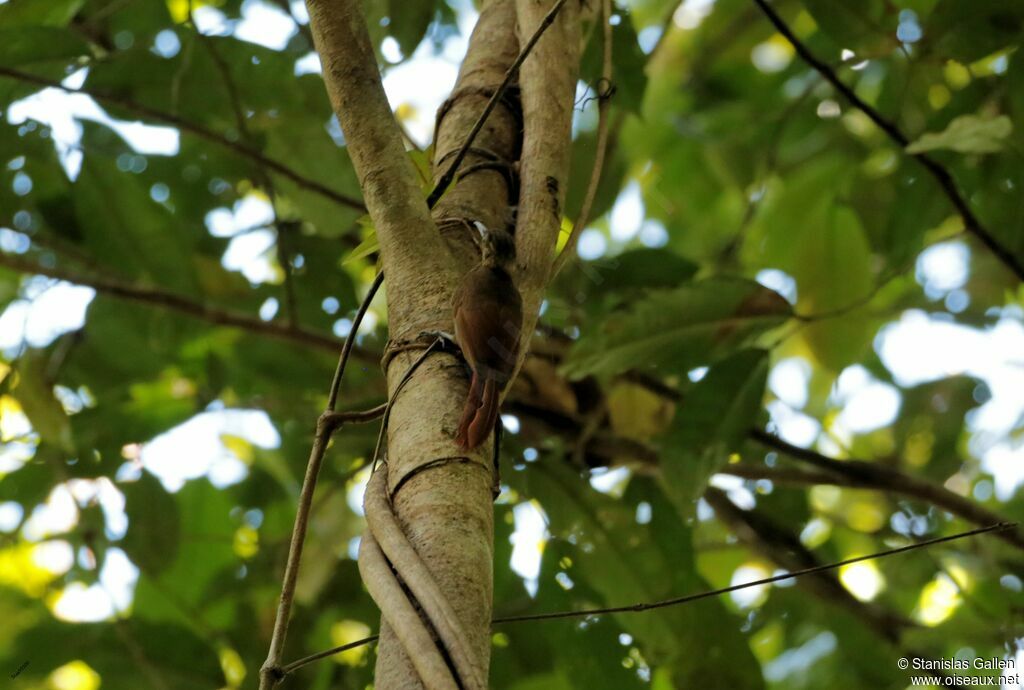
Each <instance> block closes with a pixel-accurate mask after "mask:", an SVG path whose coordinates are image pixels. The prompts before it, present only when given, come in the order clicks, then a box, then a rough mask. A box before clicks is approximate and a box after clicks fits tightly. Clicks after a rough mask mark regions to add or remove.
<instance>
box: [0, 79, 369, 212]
mask: <svg viewBox="0 0 1024 690" xmlns="http://www.w3.org/2000/svg"><path fill="white" fill-rule="evenodd" d="M0 75H2V76H5V77H10V78H11V79H17V80H18V81H22V82H25V83H28V84H35V85H37V86H44V87H49V88H51V89H60V90H61V91H64V92H66V93H80V94H83V95H86V96H89V97H91V98H93V99H94V100H97V101H99V102H101V103H106V104H108V105H113V106H117V107H120V108H124V109H125V110H128V111H131V112H133V113H135V114H137V115H141V116H143V117H147V118H149V119H151V120H156V121H158V122H163V123H164V124H168V125H171V126H173V127H176V128H178V129H180V130H181V131H183V132H188V133H189V134H194V135H195V136H197V137H199V138H201V139H205V140H207V141H210V142H213V143H215V144H219V145H220V146H223V147H224V148H226V149H229V150H230V151H233V152H234V153H237V154H238V155H240V156H242V157H243V158H248V159H249V160H251V161H254V162H256V163H261V164H262V165H265V166H266V167H267V168H269V169H270V170H273V171H274V172H275V173H277V174H278V175H281V176H282V177H284V178H287V179H289V180H291V181H292V182H294V183H295V184H297V185H298V186H300V187H302V188H303V189H307V190H309V191H311V192H314V193H316V194H319V195H320V196H323V197H326V198H328V199H330V200H332V201H335V202H337V203H338V204H340V205H342V206H346V207H348V208H351V209H355V210H356V211H359V212H360V213H366V207H365V206H364V205H363V203H362V202H361V201H359V200H358V199H354V198H352V197H350V196H346V195H345V194H342V193H340V192H336V191H334V190H333V189H330V188H329V187H326V186H324V185H322V184H320V183H319V182H317V181H316V180H311V179H309V178H308V177H305V176H304V175H301V174H300V173H298V172H296V171H294V170H292V169H291V168H289V167H288V166H286V165H285V164H284V163H280V162H278V161H276V160H274V159H272V158H268V157H267V156H265V155H263V154H262V153H261V152H259V151H255V150H253V149H251V148H249V147H248V146H245V145H244V144H242V143H239V142H237V141H231V140H230V139H228V138H227V137H225V136H223V135H222V134H219V133H218V132H215V131H213V130H211V129H207V128H206V127H204V126H203V125H200V124H196V123H194V122H189V121H188V120H186V119H184V118H182V117H179V116H178V115H173V114H171V113H165V112H162V111H160V110H157V109H155V108H151V107H149V106H148V105H143V104H141V103H138V102H136V101H133V100H131V99H130V98H125V97H124V96H118V95H114V94H108V93H102V92H99V91H93V90H91V89H84V88H81V89H71V88H68V87H67V86H64V85H63V84H61V83H60V82H59V81H55V80H53V79H47V78H45V77H39V76H36V75H34V74H29V73H28V72H22V71H21V70H17V69H13V68H11V67H4V66H0Z"/></svg>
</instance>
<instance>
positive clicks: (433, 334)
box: [419, 331, 458, 350]
mask: <svg viewBox="0 0 1024 690" xmlns="http://www.w3.org/2000/svg"><path fill="white" fill-rule="evenodd" d="M419 337H420V338H421V339H423V340H427V339H430V338H435V339H437V340H440V341H441V347H442V348H445V349H451V350H455V349H457V348H458V344H457V343H456V342H455V336H454V335H452V334H451V333H449V332H448V331H420V334H419Z"/></svg>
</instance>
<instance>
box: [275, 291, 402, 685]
mask: <svg viewBox="0 0 1024 690" xmlns="http://www.w3.org/2000/svg"><path fill="white" fill-rule="evenodd" d="M383 281H384V274H383V273H379V274H377V277H376V278H375V279H374V281H373V284H372V285H371V286H370V290H369V291H368V292H367V293H366V296H365V297H364V298H363V302H362V304H360V305H359V311H357V312H356V316H355V319H353V321H352V328H351V330H349V332H348V335H346V336H345V345H344V347H342V350H341V355H340V356H339V357H338V366H337V368H336V369H335V371H334V378H333V379H332V381H331V389H330V393H329V395H328V400H327V409H326V410H324V413H323V414H322V415H320V418H319V419H318V420H317V424H316V435H315V436H314V437H313V447H312V448H311V449H310V452H309V461H308V462H307V464H306V475H305V477H304V478H303V480H302V489H301V490H300V492H299V502H298V506H297V508H296V511H295V524H294V526H293V527H292V536H291V541H290V542H289V544H288V560H287V561H286V562H285V568H284V578H283V581H282V584H281V598H280V600H279V602H278V606H277V617H276V619H275V620H274V631H273V633H272V635H271V638H270V649H269V650H268V652H267V660H266V661H265V662H264V663H263V667H262V668H261V669H260V690H270V688H273V687H274V685H276V684H277V683H278V681H280V680H281V678H283V677H284V676H283V675H282V672H281V658H282V656H283V655H284V643H285V639H286V637H287V636H288V623H289V620H290V619H291V611H292V602H293V601H294V598H295V586H296V583H297V582H298V577H299V564H300V563H301V561H302V548H303V546H304V545H305V541H306V529H307V527H308V525H309V511H310V509H311V508H312V505H313V493H314V492H315V491H316V480H317V476H318V475H319V474H320V466H321V465H322V464H323V459H324V453H326V451H327V444H328V443H329V442H330V440H331V434H332V432H333V431H334V430H335V429H336V428H337V426H338V415H339V413H337V412H335V411H334V408H335V406H336V405H337V402H338V391H339V390H340V388H341V380H342V377H343V376H344V373H345V365H346V364H347V363H348V358H349V355H350V354H351V352H352V347H353V343H354V342H355V339H356V333H357V332H358V331H359V326H360V324H361V323H362V320H363V317H364V316H365V315H366V311H367V309H369V307H370V302H372V301H373V297H374V295H376V293H377V288H379V287H380V285H381V283H382V282H383ZM372 412H373V411H370V412H367V413H361V414H363V415H367V414H370V413H372ZM341 414H344V413H341ZM354 414H355V415H356V416H358V415H359V414H360V413H354Z"/></svg>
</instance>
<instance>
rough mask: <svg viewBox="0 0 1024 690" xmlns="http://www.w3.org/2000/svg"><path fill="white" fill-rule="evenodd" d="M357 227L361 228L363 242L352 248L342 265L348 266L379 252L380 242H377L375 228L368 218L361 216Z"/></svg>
mask: <svg viewBox="0 0 1024 690" xmlns="http://www.w3.org/2000/svg"><path fill="white" fill-rule="evenodd" d="M359 225H360V226H361V227H362V228H363V241H362V242H360V243H359V244H358V245H356V246H355V247H353V248H352V251H350V252H349V253H348V254H346V255H345V258H344V259H342V260H341V263H343V264H349V263H352V262H354V261H359V260H360V259H365V258H366V257H368V256H369V255H370V254H374V253H376V252H379V251H380V241H378V240H377V228H376V226H375V225H374V224H373V221H372V220H370V216H363V217H361V218H360V219H359Z"/></svg>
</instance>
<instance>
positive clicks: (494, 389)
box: [455, 377, 501, 450]
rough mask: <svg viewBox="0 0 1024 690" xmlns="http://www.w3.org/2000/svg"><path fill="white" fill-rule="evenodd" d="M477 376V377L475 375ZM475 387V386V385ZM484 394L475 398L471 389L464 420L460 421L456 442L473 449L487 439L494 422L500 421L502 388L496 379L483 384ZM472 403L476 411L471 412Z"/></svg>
mask: <svg viewBox="0 0 1024 690" xmlns="http://www.w3.org/2000/svg"><path fill="white" fill-rule="evenodd" d="M474 378H476V377H474ZM474 387H475V386H474ZM482 388H483V390H482V395H481V394H478V395H479V397H477V398H476V400H474V397H476V396H474V395H473V392H474V391H473V390H471V391H470V395H469V398H468V399H467V400H466V409H465V410H464V411H463V413H462V421H461V422H460V423H459V434H458V436H457V437H456V439H455V440H456V442H457V443H458V444H459V447H461V448H464V449H466V450H472V449H473V448H476V447H477V446H479V445H480V444H481V443H483V442H484V441H486V440H487V437H488V436H490V435H491V431H493V430H494V424H495V423H496V422H497V421H498V408H499V404H498V398H499V397H500V393H501V389H500V388H499V386H498V382H497V381H495V380H494V379H491V378H489V379H487V380H486V381H485V382H484V384H483V386H482ZM470 405H475V409H474V412H473V413H472V414H470Z"/></svg>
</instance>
